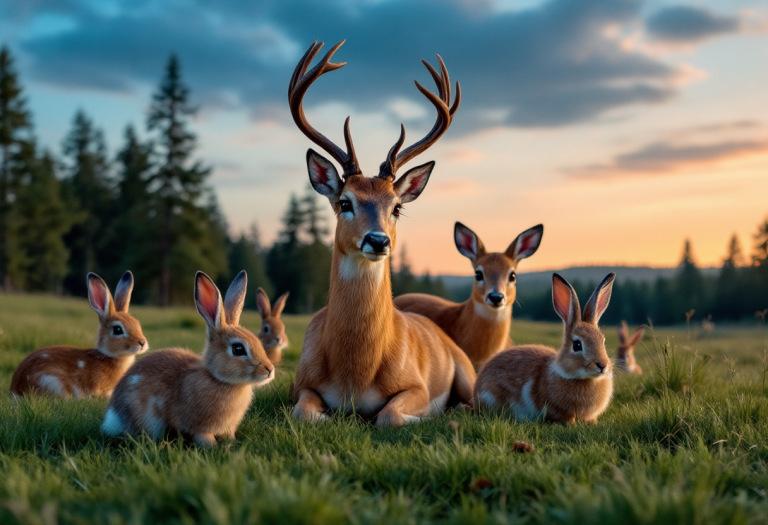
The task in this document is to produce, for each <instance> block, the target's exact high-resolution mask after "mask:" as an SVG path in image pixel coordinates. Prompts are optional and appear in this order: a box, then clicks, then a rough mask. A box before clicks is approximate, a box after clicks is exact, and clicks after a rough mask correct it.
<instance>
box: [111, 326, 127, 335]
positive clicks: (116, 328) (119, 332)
mask: <svg viewBox="0 0 768 525" xmlns="http://www.w3.org/2000/svg"><path fill="white" fill-rule="evenodd" d="M124 333H125V332H123V327H122V326H120V325H115V326H113V327H112V335H123V334H124Z"/></svg>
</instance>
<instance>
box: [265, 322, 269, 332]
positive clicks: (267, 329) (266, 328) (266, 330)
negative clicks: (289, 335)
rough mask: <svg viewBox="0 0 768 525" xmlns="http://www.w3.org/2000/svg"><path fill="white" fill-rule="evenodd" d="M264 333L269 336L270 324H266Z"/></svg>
mask: <svg viewBox="0 0 768 525" xmlns="http://www.w3.org/2000/svg"><path fill="white" fill-rule="evenodd" d="M264 333H265V334H268V333H269V325H268V324H265V325H264Z"/></svg>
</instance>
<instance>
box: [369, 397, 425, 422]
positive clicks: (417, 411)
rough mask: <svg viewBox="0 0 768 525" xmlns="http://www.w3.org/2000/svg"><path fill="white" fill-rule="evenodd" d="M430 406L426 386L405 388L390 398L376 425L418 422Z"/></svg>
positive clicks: (377, 417) (377, 418)
mask: <svg viewBox="0 0 768 525" xmlns="http://www.w3.org/2000/svg"><path fill="white" fill-rule="evenodd" d="M428 408H429V392H427V389H426V388H424V387H416V388H412V389H410V390H403V391H402V392H400V393H399V394H397V395H396V396H395V397H393V398H392V399H390V400H389V403H387V404H386V405H385V406H384V408H382V409H381V412H379V415H378V416H376V426H378V427H381V426H391V427H396V428H397V427H401V426H403V425H404V424H405V423H418V422H419V421H421V416H422V415H423V414H424V413H426V411H427V409H428Z"/></svg>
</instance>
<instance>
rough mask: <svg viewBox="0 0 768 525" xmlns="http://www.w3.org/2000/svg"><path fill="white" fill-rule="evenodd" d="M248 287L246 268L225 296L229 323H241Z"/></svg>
mask: <svg viewBox="0 0 768 525" xmlns="http://www.w3.org/2000/svg"><path fill="white" fill-rule="evenodd" d="M247 287H248V274H247V273H245V270H240V273H238V274H237V277H235V279H234V280H233V281H232V284H230V285H229V289H228V290H227V293H226V295H225V296H224V313H225V314H226V317H227V324H230V325H235V326H236V325H239V324H240V314H241V313H243V306H245V292H246V288H247Z"/></svg>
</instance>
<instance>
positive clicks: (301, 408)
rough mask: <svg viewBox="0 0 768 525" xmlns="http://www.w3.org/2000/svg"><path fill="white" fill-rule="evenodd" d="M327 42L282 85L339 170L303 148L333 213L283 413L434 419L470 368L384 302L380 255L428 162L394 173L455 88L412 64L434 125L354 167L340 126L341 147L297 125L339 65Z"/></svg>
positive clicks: (442, 117)
mask: <svg viewBox="0 0 768 525" xmlns="http://www.w3.org/2000/svg"><path fill="white" fill-rule="evenodd" d="M343 43H344V41H342V42H340V43H338V44H336V45H335V46H334V47H333V48H331V49H330V50H329V51H328V53H327V54H326V55H325V56H324V57H323V58H322V59H321V60H320V61H319V62H318V63H317V64H316V65H315V66H314V67H313V68H312V69H309V71H307V69H308V68H309V65H310V64H311V63H312V61H313V60H314V58H315V56H316V55H317V53H318V52H319V51H320V49H321V48H322V47H323V43H322V42H321V43H319V44H318V43H317V42H315V43H313V44H312V45H311V46H310V47H309V49H308V50H307V52H306V53H305V54H304V56H303V57H302V58H301V60H300V61H299V63H298V65H297V66H296V69H295V71H294V73H293V76H292V78H291V80H290V85H289V89H288V99H289V104H290V109H291V115H292V116H293V120H294V122H295V123H296V125H297V127H298V128H299V130H301V131H302V132H303V133H304V135H306V136H307V137H308V138H309V139H310V140H311V141H313V142H314V143H315V144H317V145H318V146H319V147H320V148H322V149H323V150H324V151H325V152H326V153H328V154H329V155H330V156H331V157H332V158H333V159H334V160H335V161H336V162H337V163H338V164H339V165H340V166H341V168H342V173H341V175H339V172H338V171H337V169H336V167H335V166H334V164H333V163H332V162H331V161H330V160H329V159H327V158H325V157H323V156H322V155H320V154H319V153H317V152H315V151H314V150H313V149H311V148H310V149H309V150H308V151H307V156H306V160H307V168H308V172H309V180H310V183H311V185H312V187H313V188H314V189H315V191H317V192H318V193H319V194H321V195H323V196H325V197H327V198H328V200H329V201H330V204H331V206H332V208H333V210H334V212H335V214H336V219H337V222H336V230H335V237H334V239H335V240H334V243H333V255H332V263H331V279H330V281H331V282H330V289H329V293H328V302H327V305H326V306H325V307H324V308H323V309H322V310H320V311H319V312H318V313H317V314H316V315H315V316H314V317H313V319H312V321H311V322H310V324H309V326H308V328H307V332H306V336H305V340H304V345H303V347H302V352H301V355H300V357H299V365H298V369H297V373H296V381H295V384H294V387H293V394H294V399H295V401H296V405H295V407H294V409H293V413H292V415H293V417H294V418H296V419H299V420H303V421H313V422H316V421H322V420H327V419H330V418H331V416H332V414H333V413H337V412H338V413H353V414H356V415H357V416H360V417H362V418H364V419H367V420H371V421H373V422H374V423H375V424H376V425H377V426H391V427H400V426H402V425H404V424H406V423H415V422H418V421H420V420H421V419H422V418H425V417H430V416H434V415H437V414H440V413H442V412H443V411H444V410H445V409H446V407H448V405H449V401H456V404H461V403H463V404H468V403H469V402H470V401H471V398H472V390H473V387H474V383H475V371H474V369H473V367H472V363H471V362H470V361H469V359H468V358H467V356H466V355H465V354H464V352H463V351H462V350H461V349H460V348H459V347H458V346H457V345H456V344H455V343H454V342H453V341H452V340H451V338H450V337H448V336H447V335H446V334H445V332H443V330H441V329H440V327H439V326H437V325H436V324H435V323H434V322H432V321H431V320H429V319H428V318H426V317H424V316H421V315H418V314H414V313H409V312H400V311H398V310H397V309H396V308H395V305H394V302H393V300H392V284H391V275H390V268H389V257H390V254H391V253H392V250H393V249H394V246H395V241H396V224H397V220H398V217H399V216H400V213H401V212H402V210H403V205H404V204H407V203H410V202H412V201H414V200H416V198H417V197H419V195H421V193H422V191H423V190H424V188H425V187H426V185H427V181H428V180H429V177H430V174H431V173H432V170H433V168H434V166H435V163H434V161H431V162H427V163H426V164H422V165H420V166H416V167H414V168H411V169H409V170H408V171H407V172H406V173H405V174H403V175H401V176H400V177H399V178H397V177H396V174H397V172H398V170H399V169H400V168H401V167H402V166H403V165H404V164H405V163H407V162H408V161H410V160H412V159H413V158H415V157H416V156H418V155H419V154H421V153H423V152H424V151H425V150H427V149H428V148H429V147H430V146H432V145H433V144H435V142H437V140H438V139H439V138H440V137H441V136H442V135H443V134H444V133H445V131H446V130H447V129H448V127H449V126H450V124H451V121H452V119H453V116H454V114H455V112H456V110H457V109H458V107H459V104H460V102H461V87H460V85H459V83H458V82H457V83H456V92H455V93H456V94H455V99H454V102H453V104H451V84H450V80H449V77H448V70H447V69H446V67H445V63H444V62H443V59H442V58H441V57H440V55H438V56H437V59H438V62H439V67H440V72H439V73H438V72H437V70H435V68H434V67H433V66H432V65H430V64H429V63H428V62H427V61H422V62H423V63H424V65H425V66H426V68H427V70H428V71H429V73H430V74H431V76H432V78H433V80H434V81H435V83H436V84H437V91H438V93H437V94H435V93H433V92H431V91H429V90H428V89H426V88H424V87H423V86H422V85H421V84H419V83H418V82H416V87H417V89H418V90H419V91H420V92H421V93H422V94H423V95H424V96H425V97H426V98H427V99H428V100H429V101H430V102H431V103H432V105H434V107H435V109H436V111H437V119H436V121H435V124H434V126H433V127H432V129H431V130H430V131H429V132H428V133H427V134H426V135H425V136H424V137H423V138H422V139H421V140H419V141H418V142H415V143H414V144H412V145H411V146H408V147H407V148H406V149H403V150H402V151H401V148H402V146H403V143H404V142H405V126H403V125H402V124H401V125H400V137H399V139H398V140H397V142H396V143H395V144H394V146H392V148H391V149H390V150H389V153H388V154H387V157H386V159H385V160H384V162H382V163H381V165H380V167H379V173H378V175H377V176H375V177H366V176H364V175H363V172H362V171H361V169H360V166H359V164H358V161H357V157H356V155H355V149H354V145H353V142H352V137H351V133H350V127H349V117H347V119H346V122H345V124H344V141H345V144H346V151H345V150H343V149H342V148H340V147H338V146H337V145H336V144H334V143H333V142H331V141H330V140H329V139H328V138H327V137H325V136H324V135H323V134H322V133H320V132H319V131H317V130H316V129H315V128H313V127H312V126H311V125H310V124H309V122H308V121H307V118H306V116H305V115H304V110H303V99H304V95H305V94H306V92H307V90H308V88H309V87H310V85H312V83H313V82H315V81H316V80H317V79H318V78H319V77H320V76H322V75H323V74H325V73H327V72H329V71H334V70H336V69H339V68H340V67H343V66H344V65H346V62H340V63H333V62H331V61H330V60H331V58H332V57H333V55H334V53H335V52H336V51H337V50H338V49H339V48H340V47H341V46H342V44H343Z"/></svg>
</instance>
